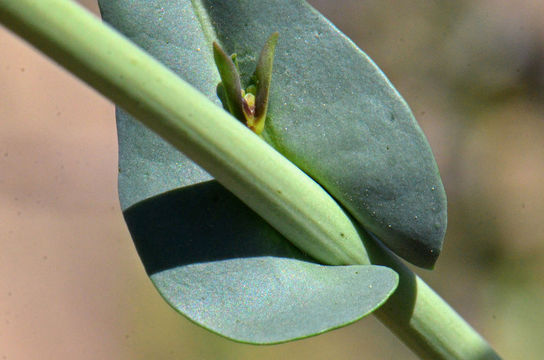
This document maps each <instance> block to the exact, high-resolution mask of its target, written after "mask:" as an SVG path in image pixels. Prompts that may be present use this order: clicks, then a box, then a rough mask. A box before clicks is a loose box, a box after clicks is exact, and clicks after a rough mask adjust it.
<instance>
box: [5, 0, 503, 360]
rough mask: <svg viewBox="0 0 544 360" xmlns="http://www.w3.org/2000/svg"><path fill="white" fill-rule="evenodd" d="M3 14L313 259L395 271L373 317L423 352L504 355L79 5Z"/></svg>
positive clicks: (222, 115)
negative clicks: (395, 279)
mask: <svg viewBox="0 0 544 360" xmlns="http://www.w3.org/2000/svg"><path fill="white" fill-rule="evenodd" d="M0 21H1V22H2V23H3V24H5V25H6V26H7V27H9V28H10V29H12V30H13V31H15V32H16V33H18V34H19V35H20V36H22V37H23V38H25V39H26V40H27V41H29V42H31V43H32V44H33V45H35V46H36V47H37V48H39V49H40V50H42V51H43V52H44V53H45V54H47V55H48V56H50V57H52V58H53V59H55V60H56V61H57V62H59V63H60V64H61V65H63V66H64V67H66V68H67V69H68V70H70V71H72V72H73V73H74V74H75V75H77V76H78V77H80V78H81V79H83V80H84V81H86V82H87V83H88V84H89V85H91V86H93V87H94V88H95V89H97V90H98V91H100V92H101V93H102V94H104V95H105V96H106V97H108V98H110V99H111V100H112V101H114V102H115V103H117V104H118V105H120V106H121V107H123V108H124V109H125V110H127V111H129V112H130V113H131V114H132V115H133V116H134V117H135V118H137V119H138V120H140V121H141V122H142V123H144V124H145V125H146V126H147V127H149V128H150V129H152V130H153V131H155V132H157V133H158V134H159V135H160V136H162V137H163V138H165V139H166V140H167V141H169V142H170V143H171V144H173V145H174V146H175V147H177V148H178V149H179V150H181V151H183V152H184V153H185V154H187V155H188V156H189V157H190V158H192V159H193V160H194V161H195V162H197V163H198V164H200V165H201V166H203V167H204V168H205V169H206V170H208V171H209V172H210V173H211V174H212V175H214V176H215V177H216V178H217V179H218V180H219V181H220V182H222V183H223V185H225V186H226V187H227V188H228V189H229V190H231V191H232V192H233V193H235V194H236V195H237V196H238V197H239V198H241V199H242V200H243V201H244V202H246V203H247V204H248V205H249V206H250V207H252V208H253V209H254V210H255V211H256V212H257V213H259V214H260V215H261V216H262V217H264V218H265V219H267V221H269V222H270V223H271V224H272V225H273V226H274V227H275V228H276V229H278V231H280V232H281V233H282V234H283V235H284V236H286V237H287V238H288V239H289V240H291V241H293V242H294V243H295V245H297V246H298V247H300V248H302V249H304V250H305V251H307V252H308V253H310V254H311V255H313V256H314V257H315V258H317V259H319V260H321V261H323V262H325V263H328V264H369V263H375V264H384V265H387V266H389V267H392V268H393V269H395V270H396V271H397V272H398V273H399V274H400V276H401V280H400V284H399V289H398V290H397V291H396V292H395V294H394V295H393V296H392V297H391V298H390V300H388V302H387V303H386V304H385V305H384V306H383V307H381V308H380V309H379V310H378V311H377V312H376V315H377V316H378V318H379V319H380V320H381V321H382V322H383V323H384V324H385V325H387V326H388V327H389V328H390V329H391V330H392V331H393V332H394V333H395V334H396V335H397V336H398V337H399V338H401V339H402V340H403V341H404V342H405V343H406V344H407V345H408V346H410V347H411V348H412V349H413V350H414V351H415V352H416V353H418V354H419V355H420V356H421V357H423V358H429V359H462V360H469V359H475V360H476V359H478V360H480V359H496V358H498V356H497V355H496V354H495V352H494V351H493V350H492V349H491V348H490V347H489V345H488V344H487V343H486V342H485V340H483V339H482V338H481V337H480V336H479V335H478V334H477V333H476V332H475V331H474V330H473V329H472V328H471V327H470V326H469V325H468V324H467V323H466V322H465V321H464V320H463V319H462V318H460V317H459V315H457V314H456V313H455V312H454V311H453V310H452V309H451V307H449V305H448V304H446V303H445V302H444V301H443V300H442V299H441V298H440V297H439V296H438V295H436V294H435V293H434V292H433V291H432V290H431V289H430V288H429V287H428V286H427V285H426V284H425V283H424V282H423V281H422V280H421V279H419V278H418V277H417V276H416V275H414V274H413V273H412V272H411V271H410V270H409V269H408V268H406V267H405V266H404V265H403V264H402V263H401V262H400V261H399V260H398V259H396V258H395V257H394V256H392V255H391V254H389V252H388V251H387V250H385V249H383V248H381V247H380V246H379V245H377V243H375V242H374V241H373V240H372V239H370V238H369V237H368V236H367V235H366V234H365V233H364V231H361V230H359V229H358V228H357V226H356V225H354V224H353V223H352V221H351V219H350V218H349V216H348V215H346V214H345V213H344V211H343V210H342V209H341V208H340V207H339V206H338V204H336V202H335V201H334V200H333V199H332V198H331V197H330V196H329V195H328V194H327V193H326V192H325V191H324V190H323V189H322V188H321V187H320V186H319V185H317V184H316V183H315V182H314V181H313V180H311V179H310V178H309V177H307V176H306V175H305V174H304V173H303V172H302V171H300V170H299V169H298V168H296V167H295V166H294V165H293V164H291V163H290V162H289V161H288V160H287V159H285V158H284V157H282V156H281V155H280V154H279V153H277V152H276V151H275V150H273V149H272V148H271V147H270V146H268V145H267V144H266V143H265V142H264V141H262V140H261V139H259V137H257V136H256V135H254V134H252V133H251V131H250V130H248V129H246V128H245V127H244V126H243V125H242V124H240V123H239V122H238V121H237V120H235V119H234V118H233V117H232V116H230V115H229V114H227V113H226V112H225V111H223V110H222V109H220V108H219V107H217V106H215V105H214V104H213V103H212V102H211V101H209V100H208V99H207V98H205V97H204V96H203V95H202V94H200V93H199V92H198V91H196V90H195V89H193V88H192V87H191V86H190V85H189V84H187V83H186V82H184V81H183V80H181V79H179V78H178V77H177V76H176V75H175V74H174V73H172V72H171V71H169V70H168V69H166V68H165V67H164V66H163V65H161V64H160V63H158V62H157V61H156V60H154V59H153V58H152V57H151V56H149V55H147V54H145V53H144V52H143V51H142V50H140V49H139V48H138V47H136V46H135V45H133V44H132V43H130V42H129V41H128V40H126V39H125V38H124V37H122V36H121V35H120V34H118V33H117V32H116V31H114V30H113V29H111V28H109V27H107V26H106V25H104V24H102V23H101V22H100V21H99V20H98V19H96V18H95V17H94V16H93V15H91V14H89V13H88V12H86V11H85V10H84V9H83V8H81V7H80V6H79V5H77V4H75V3H73V2H71V1H69V0H0ZM203 120H205V121H203ZM210 129H211V130H212V131H211V130H210ZM218 133H220V134H221V136H220V137H219V136H216V134H218ZM233 144H236V145H235V146H234V145H233ZM239 154H244V156H243V157H240V155H239ZM248 154H250V156H249V157H248ZM363 242H364V244H365V246H364V247H363V245H362V244H363ZM365 247H366V249H365Z"/></svg>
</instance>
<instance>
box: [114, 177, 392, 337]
mask: <svg viewBox="0 0 544 360" xmlns="http://www.w3.org/2000/svg"><path fill="white" fill-rule="evenodd" d="M125 219H126V221H127V224H128V227H129V229H130V232H131V234H132V237H133V239H134V243H135V245H136V248H137V250H138V253H139V254H140V257H141V259H142V261H143V263H144V266H145V268H146V271H147V273H148V274H149V275H150V277H151V280H152V281H153V283H154V284H155V286H156V287H157V289H158V290H159V292H160V293H161V294H162V296H163V297H164V298H165V299H166V301H167V302H168V303H169V304H170V305H171V306H172V307H174V308H175V309H176V310H177V311H179V312H180V313H182V314H183V315H185V316H187V317H188V318H189V319H191V320H192V321H194V322H196V323H197V324H199V325H201V326H203V327H205V328H207V329H209V330H211V331H213V332H216V333H218V334H220V335H223V336H225V337H228V338H231V339H234V340H237V341H242V342H250V343H259V344H263V343H277V342H284V341H288V340H294V339H298V338H302V337H307V336H311V335H316V334H319V333H322V332H324V331H327V330H331V329H335V328H337V327H340V326H345V325H347V324H350V323H352V322H354V321H356V320H358V319H360V318H361V317H363V316H365V315H366V314H368V313H370V312H372V311H373V310H375V309H376V308H377V307H379V306H380V305H381V304H383V302H385V300H386V299H387V298H388V297H389V296H390V295H391V294H392V292H393V291H394V290H395V288H396V286H397V282H398V276H397V274H396V273H395V272H394V271H393V270H391V269H389V268H386V267H380V266H364V265H362V266H323V265H319V264H316V263H315V262H314V261H313V260H312V259H311V258H309V257H308V256H305V255H304V254H302V253H301V252H300V251H299V250H298V249H297V248H295V247H294V246H293V245H292V244H291V243H290V242H289V241H287V240H286V239H285V238H284V237H283V236H281V235H280V234H279V233H278V232H277V231H275V230H274V229H273V228H272V227H271V226H269V225H268V224H267V223H266V222H265V221H264V220H263V219H262V218H260V217H259V216H258V215H257V214H255V213H254V212H253V211H252V210H250V209H249V208H248V207H247V206H246V205H244V204H243V203H242V202H241V201H240V200H238V199H237V198H236V197H235V196H233V195H232V194H231V193H229V192H228V191H227V190H225V189H224V188H223V187H222V186H221V185H219V184H218V183H217V182H216V181H208V182H203V183H200V184H197V185H193V186H189V187H184V188H181V189H178V190H174V191H170V192H167V193H164V194H162V195H158V196H154V197H151V198H149V199H147V200H145V201H141V202H139V203H137V204H135V205H133V206H131V207H130V208H128V209H127V210H126V211H125Z"/></svg>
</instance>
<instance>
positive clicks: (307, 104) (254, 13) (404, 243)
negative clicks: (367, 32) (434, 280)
mask: <svg viewBox="0 0 544 360" xmlns="http://www.w3.org/2000/svg"><path fill="white" fill-rule="evenodd" d="M101 6H102V11H103V14H104V17H105V18H106V20H107V21H109V22H111V23H113V24H114V25H115V26H117V27H118V28H119V29H120V30H121V31H122V32H123V33H125V34H126V35H128V36H130V37H131V38H133V39H134V40H135V41H136V42H138V43H139V44H140V45H141V46H143V47H144V48H145V49H146V50H148V51H150V52H151V53H152V54H154V55H155V56H157V57H158V58H159V59H160V60H161V61H163V62H165V63H166V64H167V65H169V66H171V67H172V68H173V69H174V70H176V72H177V73H178V74H179V75H180V76H181V77H183V78H184V79H186V80H188V81H189V82H191V83H192V84H193V85H194V86H195V87H197V88H198V89H200V90H201V91H202V92H203V93H205V94H207V95H209V96H210V98H212V99H214V100H215V101H218V99H217V96H216V95H215V94H214V90H215V86H216V85H217V83H218V82H219V77H218V73H217V70H216V69H215V67H214V64H213V56H212V54H211V44H212V42H213V41H217V42H219V43H220V44H221V45H222V47H223V48H224V49H225V51H226V52H227V53H236V54H237V60H238V64H239V68H240V72H241V77H242V82H247V81H248V80H249V77H250V76H251V74H252V73H253V71H254V69H255V62H256V59H257V57H258V54H259V51H260V48H261V46H262V44H263V43H264V42H265V41H266V39H267V37H268V36H269V35H270V34H271V33H273V32H275V31H278V32H279V33H280V41H279V42H278V44H277V48H276V55H275V65H274V71H273V75H272V85H271V88H270V98H269V109H268V118H269V119H268V120H267V124H268V125H267V126H266V129H265V133H264V137H265V139H267V140H268V141H269V142H270V143H271V144H272V145H273V146H275V147H276V148H277V149H278V150H279V151H280V152H282V153H283V154H284V155H285V156H286V157H287V158H289V159H290V160H291V161H293V162H294V163H295V164H296V165H297V166H299V167H300V168H301V169H302V170H304V171H305V172H306V173H308V174H309V175H310V176H312V177H313V178H314V179H316V180H317V181H318V182H319V183H320V184H321V185H322V186H323V187H324V188H326V189H327V191H328V192H329V193H330V194H332V195H333V196H334V197H335V198H336V199H337V200H338V201H339V202H340V203H342V205H343V206H344V207H345V208H346V209H347V210H348V211H349V212H350V213H351V214H352V215H353V216H354V217H355V218H356V219H357V220H358V221H359V222H360V223H361V224H362V225H363V227H364V228H365V229H367V230H369V231H371V232H373V233H375V234H376V235H377V236H378V237H379V238H380V239H381V240H382V241H383V242H384V243H385V244H386V245H387V246H388V247H389V248H391V249H392V250H393V251H394V252H395V253H396V254H398V255H400V256H402V257H403V258H405V259H407V260H409V261H410V262H412V263H414V264H416V265H419V266H423V267H429V268H431V267H433V265H434V263H435V261H436V259H437V257H438V255H439V253H440V251H441V248H442V241H443V237H444V233H445V230H446V223H447V219H446V211H447V210H446V196H445V192H444V188H443V186H442V182H441V179H440V175H439V172H438V168H437V165H436V163H435V160H434V158H433V155H432V152H431V150H430V148H429V145H428V143H427V140H426V139H425V136H424V134H423V133H422V131H421V129H420V128H419V126H418V124H417V122H416V120H415V119H414V117H413V115H412V113H411V111H410V109H409V107H408V106H407V104H406V103H405V102H404V100H403V99H402V98H401V96H400V95H399V94H398V93H397V91H396V90H395V89H394V88H393V86H392V85H391V83H390V82H389V81H388V80H387V78H386V77H385V75H384V74H383V73H382V72H381V71H380V70H379V69H378V68H377V67H376V65H375V64H374V63H373V62H372V61H371V60H370V59H369V58H368V57H367V56H366V55H365V54H364V53H363V52H362V51H360V50H359V49H358V48H357V47H356V46H355V45H354V44H353V43H352V42H351V41H350V40H349V39H347V38H346V37H345V36H344V35H343V34H342V33H340V32H339V31H338V30H337V29H336V28H335V27H334V26H333V25H332V24H330V23H329V22H328V21H327V20H326V19H325V18H323V17H322V16H321V15H320V14H319V13H318V12H317V11H315V10H314V9H313V8H311V7H310V6H309V5H308V4H306V3H305V2H303V1H300V0H273V1H254V0H241V1H234V0H232V1H207V0H201V1H196V0H195V1H188V0H187V1H178V2H175V3H172V2H164V1H158V0H155V1H147V0H146V1H144V0H136V1H122V0H119V1H105V0H103V1H101ZM169 171H170V170H169Z"/></svg>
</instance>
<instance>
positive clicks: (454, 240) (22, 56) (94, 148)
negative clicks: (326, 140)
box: [0, 0, 544, 360]
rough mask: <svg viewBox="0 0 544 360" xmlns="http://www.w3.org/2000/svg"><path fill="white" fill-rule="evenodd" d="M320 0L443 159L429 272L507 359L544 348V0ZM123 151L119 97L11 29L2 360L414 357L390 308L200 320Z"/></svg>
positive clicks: (5, 105)
mask: <svg viewBox="0 0 544 360" xmlns="http://www.w3.org/2000/svg"><path fill="white" fill-rule="evenodd" d="M80 2H81V3H82V4H83V5H85V6H86V7H88V8H89V9H90V10H92V11H93V12H95V13H97V12H98V9H97V5H96V2H95V0H88V1H80ZM312 3H313V4H314V5H315V6H316V7H317V8H318V9H319V10H321V11H322V12H323V13H324V14H325V15H326V16H327V17H329V18H330V19H331V21H332V22H334V23H335V24H337V26H338V27H339V28H340V29H342V30H343V31H344V32H345V33H346V34H347V35H348V36H350V37H351V38H352V39H353V40H354V41H355V42H356V43H357V44H358V45H359V46H360V47H361V48H362V49H363V50H365V51H366V52H367V53H368V54H369V55H370V56H371V57H372V58H373V59H374V61H375V62H376V63H377V64H378V65H379V66H380V67H381V68H382V70H384V72H385V73H386V74H387V75H388V76H389V78H390V79H391V81H392V82H393V83H394V84H395V85H396V87H397V88H398V89H399V91H400V92H401V93H402V94H403V96H404V97H405V98H406V100H407V101H408V103H409V104H410V106H411V107H412V109H413V111H414V113H415V114H416V117H417V118H418V120H419V122H420V124H421V126H422V128H423V130H424V131H425V133H426V134H427V136H428V138H429V141H430V143H431V145H432V148H433V150H434V153H435V155H436V157H437V161H438V164H439V167H440V170H441V173H442V176H443V180H444V185H445V187H446V191H447V193H448V197H449V228H448V233H447V238H446V243H445V248H444V251H443V255H442V257H441V259H440V260H439V262H438V265H437V267H436V269H435V271H433V272H428V271H418V273H420V274H421V275H422V276H423V277H424V278H425V279H426V280H427V281H428V282H429V283H430V285H431V286H432V287H434V288H435V289H436V290H437V292H438V293H440V294H441V295H442V296H443V297H444V298H445V299H446V300H447V301H448V302H450V304H452V306H453V307H454V308H456V309H457V310H458V311H459V313H460V314H461V315H462V316H463V317H465V318H466V319H467V320H468V321H469V322H470V323H471V324H472V325H473V326H474V327H475V328H476V329H477V330H478V331H479V332H481V334H482V335H483V336H484V337H485V338H486V339H488V341H489V342H490V343H491V344H492V346H494V347H495V348H496V350H497V351H498V352H499V353H500V354H501V355H502V356H504V357H505V358H508V359H537V358H539V357H540V356H541V354H542V353H544V341H542V337H543V334H544V219H543V215H544V189H543V185H544V21H542V19H544V2H542V1H538V0H533V1H529V0H521V1H516V2H512V1H506V0H485V1H478V2H471V1H466V0H465V1H456V2H447V1H422V0H421V1H410V2H399V1H377V0H373V1H355V0H353V1H347V0H341V1H334V2H333V1H327V0H313V1H312ZM116 162H117V145H116V135H115V124H114V112H113V105H112V104H111V103H110V102H109V101H107V100H105V99H104V98H103V97H101V96H100V95H99V94H97V93H96V92H94V91H93V90H92V89H90V88H88V87H87V86H86V85H84V84H83V83H81V82H80V81H78V80H77V79H75V78H74V77H73V76H71V75H70V74H68V73H67V72H66V71H64V70H63V69H61V68H59V67H58V66H56V65H55V64H53V63H51V62H50V61H49V60H48V59H46V58H44V57H43V56H42V55H41V54H39V53H37V52H36V51H35V50H33V49H32V48H30V47H29V46H28V45H26V44H25V43H24V42H22V41H21V40H20V39H18V38H16V37H15V36H14V35H12V34H10V33H9V32H8V31H6V29H4V28H0V360H4V359H10V360H14V359H142V360H143V359H263V360H264V359H278V358H283V359H414V358H415V357H414V356H413V355H412V354H411V353H410V352H409V350H407V349H406V348H405V347H404V346H403V345H402V344H401V343H400V341H399V340H397V339H396V338H395V337H394V336H393V335H391V334H390V333H389V331H388V330H387V329H385V328H384V327H383V326H382V325H381V324H380V323H379V322H378V321H376V320H375V319H374V318H373V317H369V318H367V319H364V320H362V321H360V322H358V323H356V324H354V325H351V326H348V327H346V328H343V329H340V330H336V331H333V332H330V333H327V334H324V335H321V336H318V337H314V338H311V339H307V340H302V341H297V342H294V343H289V344H284V345H277V346H260V347H257V346H250V345H243V344H237V343H233V342H230V341H228V340H225V339H223V338H220V337H218V336H216V335H213V334H210V333H208V332H206V331H205V330H202V329H200V328H199V327H197V326H195V325H193V324H191V323H190V322H189V321H187V320H186V319H184V318H183V317H181V316H179V315H178V314H177V313H175V312H174V311H173V310H171V309H170V308H169V307H168V306H167V305H166V304H165V303H164V302H163V301H162V299H161V298H160V296H159V295H158V294H157V293H156V292H155V290H154V288H153V287H152V285H151V283H150V281H149V280H148V278H147V276H146V275H145V272H144V269H143V267H142V265H141V264H140V262H139V259H138V256H137V254H136V252H135V249H134V246H133V244H132V241H131V239H130V236H129V234H128V232H127V230H126V227H125V224H124V222H123V219H122V215H121V212H120V208H119V205H118V201H117V190H116V176H117V174H116V172H117V164H116Z"/></svg>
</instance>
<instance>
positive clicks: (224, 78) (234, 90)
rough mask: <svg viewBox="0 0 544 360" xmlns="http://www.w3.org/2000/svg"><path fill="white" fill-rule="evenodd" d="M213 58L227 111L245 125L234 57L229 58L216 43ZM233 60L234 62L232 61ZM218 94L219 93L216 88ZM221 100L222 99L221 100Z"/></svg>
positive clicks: (240, 87) (240, 86) (240, 89)
mask: <svg viewBox="0 0 544 360" xmlns="http://www.w3.org/2000/svg"><path fill="white" fill-rule="evenodd" d="M213 58H214V60H215V65H216V66H217V70H218V71H219V76H220V77H221V85H222V87H223V90H224V94H225V97H226V100H227V105H228V108H229V111H230V113H231V114H232V115H234V117H236V118H237V119H238V120H240V121H241V122H243V123H244V124H245V123H246V116H245V115H244V110H243V99H242V85H241V83H240V74H239V72H238V69H237V66H236V63H235V61H236V56H235V55H233V57H232V58H231V57H230V56H228V55H227V54H226V53H225V51H223V49H222V48H221V46H219V44H218V43H216V42H214V43H213ZM233 59H234V61H233ZM217 91H218V94H219V92H220V91H221V90H220V89H219V86H218V89H217ZM222 100H223V99H222Z"/></svg>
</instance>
